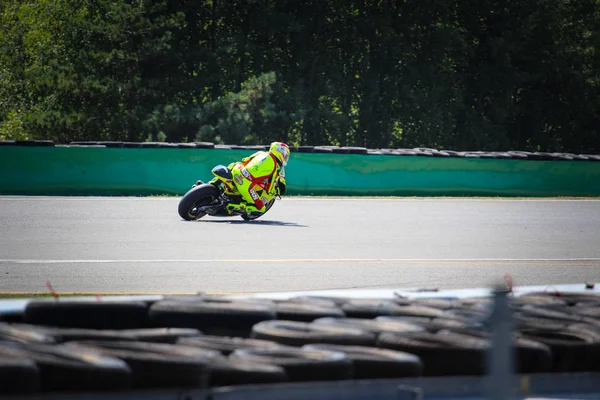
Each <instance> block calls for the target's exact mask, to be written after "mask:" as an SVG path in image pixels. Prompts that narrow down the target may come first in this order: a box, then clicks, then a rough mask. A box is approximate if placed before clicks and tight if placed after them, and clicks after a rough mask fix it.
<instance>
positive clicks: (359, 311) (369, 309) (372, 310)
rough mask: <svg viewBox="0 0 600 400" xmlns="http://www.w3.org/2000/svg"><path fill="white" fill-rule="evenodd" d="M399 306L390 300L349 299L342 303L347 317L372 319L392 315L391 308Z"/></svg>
mask: <svg viewBox="0 0 600 400" xmlns="http://www.w3.org/2000/svg"><path fill="white" fill-rule="evenodd" d="M394 307H400V306H399V305H397V304H396V303H395V302H393V301H391V300H375V299H350V300H348V301H346V302H344V304H342V306H341V308H342V311H344V313H345V314H346V316H347V317H348V318H365V319H372V318H375V317H379V316H384V315H392V309H393V308H394Z"/></svg>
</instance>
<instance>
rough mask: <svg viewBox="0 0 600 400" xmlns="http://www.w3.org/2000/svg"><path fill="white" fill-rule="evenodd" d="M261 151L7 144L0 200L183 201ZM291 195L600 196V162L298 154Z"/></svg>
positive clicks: (291, 169)
mask: <svg viewBox="0 0 600 400" xmlns="http://www.w3.org/2000/svg"><path fill="white" fill-rule="evenodd" d="M263 148H265V147H261V146H249V147H242V146H215V145H214V144H212V143H199V144H195V143H191V144H190V143H182V144H173V143H160V144H158V143H120V142H93V143H88V142H86V143H79V144H72V145H69V146H58V145H55V144H54V143H52V142H47V141H38V142H0V170H2V174H1V175H0V194H2V195H152V194H170V195H183V194H184V193H185V192H186V191H187V190H188V189H189V188H190V187H191V185H192V184H193V183H195V182H196V181H197V180H198V179H202V180H208V179H211V178H212V175H211V173H210V171H211V169H212V168H213V167H214V166H215V165H217V164H224V165H227V164H228V163H230V162H232V161H237V160H239V159H241V158H242V157H245V156H247V155H249V154H251V153H252V152H254V151H256V150H260V149H263ZM292 150H293V153H292V156H291V160H290V163H289V165H288V167H287V168H286V178H287V181H288V187H287V192H286V195H376V196H528V197H549V196H598V195H600V156H596V155H575V154H564V153H527V152H508V153H504V152H452V151H436V150H431V149H391V150H368V149H361V148H335V147H334V148H332V147H300V148H293V149H292Z"/></svg>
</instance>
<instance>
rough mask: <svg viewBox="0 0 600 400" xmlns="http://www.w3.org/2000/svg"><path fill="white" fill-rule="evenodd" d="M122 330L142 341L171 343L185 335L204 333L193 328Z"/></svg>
mask: <svg viewBox="0 0 600 400" xmlns="http://www.w3.org/2000/svg"><path fill="white" fill-rule="evenodd" d="M121 332H122V333H123V334H125V335H128V336H131V337H133V338H134V339H135V340H138V341H140V342H151V343H171V344H174V343H177V341H178V340H179V339H181V338H184V337H195V336H199V335H202V331H200V330H198V329H191V328H146V329H128V330H123V331H121Z"/></svg>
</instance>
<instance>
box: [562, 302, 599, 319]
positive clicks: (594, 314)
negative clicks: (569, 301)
mask: <svg viewBox="0 0 600 400" xmlns="http://www.w3.org/2000/svg"><path fill="white" fill-rule="evenodd" d="M588 304H589V303H588ZM568 311H569V312H572V313H574V314H577V315H580V316H582V317H585V318H593V319H595V320H599V321H600V304H596V303H592V304H589V305H586V304H585V303H579V304H578V305H577V306H575V307H571V308H570V309H569V310H568Z"/></svg>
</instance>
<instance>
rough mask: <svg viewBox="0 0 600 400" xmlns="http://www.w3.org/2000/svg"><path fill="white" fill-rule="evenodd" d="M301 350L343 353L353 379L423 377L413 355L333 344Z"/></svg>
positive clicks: (312, 346)
mask: <svg viewBox="0 0 600 400" xmlns="http://www.w3.org/2000/svg"><path fill="white" fill-rule="evenodd" d="M302 348H303V349H306V350H328V351H336V352H341V353H344V354H345V355H346V357H348V358H349V359H350V360H352V363H353V365H354V368H353V374H352V376H353V378H354V379H385V378H407V377H415V376H422V375H423V362H422V361H421V359H420V358H419V357H418V356H416V355H414V354H409V353H404V352H400V351H395V350H389V349H379V348H376V347H366V346H340V345H333V344H307V345H305V346H303V347H302Z"/></svg>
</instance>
